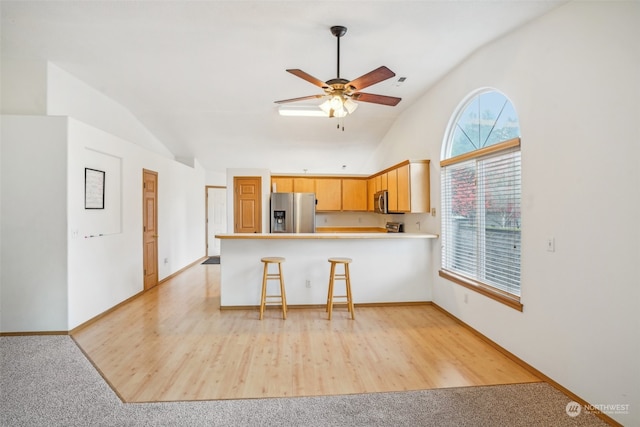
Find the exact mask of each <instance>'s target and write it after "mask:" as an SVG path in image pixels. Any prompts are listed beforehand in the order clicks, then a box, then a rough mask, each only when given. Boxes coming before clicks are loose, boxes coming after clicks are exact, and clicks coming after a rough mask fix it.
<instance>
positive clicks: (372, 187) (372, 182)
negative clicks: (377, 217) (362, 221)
mask: <svg viewBox="0 0 640 427" xmlns="http://www.w3.org/2000/svg"><path fill="white" fill-rule="evenodd" d="M376 191H377V189H376V178H375V177H374V178H369V179H368V180H367V193H368V195H367V208H368V209H367V210H368V211H369V212H373V211H374V202H373V196H374V195H375V194H376Z"/></svg>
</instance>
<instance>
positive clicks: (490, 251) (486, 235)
mask: <svg viewBox="0 0 640 427" xmlns="http://www.w3.org/2000/svg"><path fill="white" fill-rule="evenodd" d="M441 174H442V176H441V178H442V181H441V182H442V197H443V200H442V206H443V216H442V218H443V219H442V221H443V223H442V236H443V242H444V244H443V247H442V267H443V269H445V270H448V271H451V272H453V273H456V274H458V275H460V276H463V277H466V278H469V279H472V280H475V281H478V282H481V283H482V284H485V285H489V286H491V287H494V288H497V289H499V290H501V291H504V292H507V293H509V294H511V295H515V296H518V297H519V296H520V231H521V227H520V226H521V224H520V196H521V185H520V177H521V169H520V148H519V144H518V146H517V147H509V148H508V149H506V150H501V151H498V152H493V153H490V154H487V155H484V156H480V157H471V158H469V157H465V158H464V159H462V160H461V161H459V162H448V164H446V165H445V166H443V167H442V169H441Z"/></svg>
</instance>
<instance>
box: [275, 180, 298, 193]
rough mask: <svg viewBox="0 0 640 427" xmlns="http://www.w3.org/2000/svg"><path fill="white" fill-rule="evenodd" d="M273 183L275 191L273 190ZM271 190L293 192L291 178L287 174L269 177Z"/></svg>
mask: <svg viewBox="0 0 640 427" xmlns="http://www.w3.org/2000/svg"><path fill="white" fill-rule="evenodd" d="M274 185H275V191H274V190H273V188H274ZM271 192H277V193H293V178H292V177H289V176H273V177H271Z"/></svg>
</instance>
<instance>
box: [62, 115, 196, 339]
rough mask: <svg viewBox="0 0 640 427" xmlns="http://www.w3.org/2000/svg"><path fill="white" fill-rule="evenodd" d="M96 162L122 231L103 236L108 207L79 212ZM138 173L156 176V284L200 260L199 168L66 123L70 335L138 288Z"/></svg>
mask: <svg viewBox="0 0 640 427" xmlns="http://www.w3.org/2000/svg"><path fill="white" fill-rule="evenodd" d="M97 161H101V162H102V166H97V167H98V168H99V167H103V168H105V169H106V174H107V185H106V190H105V191H106V194H107V196H108V197H109V194H111V195H113V194H114V193H115V194H116V195H117V196H118V198H119V201H120V206H119V207H120V209H121V211H119V212H117V213H118V214H120V213H121V216H120V217H121V230H120V231H117V230H114V229H113V227H112V228H111V229H108V230H106V231H105V232H104V233H103V230H105V229H104V228H103V227H104V225H103V224H104V220H103V219H102V218H101V215H102V216H106V215H105V214H108V212H107V209H108V208H109V206H108V205H105V210H104V211H102V210H100V211H92V210H85V209H84V206H83V201H84V182H83V176H84V168H85V167H96V166H94V165H95V164H96V162H97ZM118 165H121V167H120V168H118ZM109 168H111V169H109ZM143 169H150V170H153V171H155V172H158V235H159V238H158V259H159V264H158V272H159V275H158V276H159V278H160V279H162V278H164V277H167V276H169V275H170V274H172V273H174V272H176V271H178V270H180V269H181V268H183V267H185V266H187V265H189V264H190V263H192V262H194V261H196V260H197V259H199V258H200V257H202V256H204V255H205V241H204V236H205V232H204V212H205V207H204V175H205V172H204V170H203V169H202V168H201V167H199V166H198V165H196V168H193V169H192V168H189V167H188V166H185V165H183V164H182V163H179V162H175V161H172V160H169V159H166V158H165V157H163V156H160V155H157V154H154V153H150V152H149V151H147V150H144V149H142V148H140V147H139V146H137V145H136V144H132V143H130V142H128V141H125V140H122V139H120V138H118V137H116V136H114V135H111V134H109V133H106V132H104V131H101V130H100V129H96V128H94V127H92V126H89V125H87V124H85V123H82V122H80V121H77V120H73V119H70V121H69V168H68V173H69V208H68V212H69V214H68V224H69V230H70V233H69V236H70V241H69V281H68V286H69V328H70V329H73V328H74V327H76V326H78V325H79V324H81V323H83V322H85V321H87V320H88V319H91V318H92V317H94V316H96V315H98V314H100V313H102V312H104V311H105V310H107V309H109V308H111V307H113V306H114V305H116V304H118V303H119V302H121V301H123V300H125V299H127V298H129V297H131V296H133V295H135V294H137V293H138V292H141V291H142V289H143V277H142V272H143V264H142V170H143ZM110 172H111V174H110ZM114 174H120V176H119V180H114V182H113V184H114V185H109V184H110V183H109V175H114ZM114 187H115V188H114ZM107 202H108V200H107ZM110 223H111V221H110V222H109V224H110ZM100 234H103V235H102V236H100ZM87 236H94V237H87ZM165 260H166V262H165Z"/></svg>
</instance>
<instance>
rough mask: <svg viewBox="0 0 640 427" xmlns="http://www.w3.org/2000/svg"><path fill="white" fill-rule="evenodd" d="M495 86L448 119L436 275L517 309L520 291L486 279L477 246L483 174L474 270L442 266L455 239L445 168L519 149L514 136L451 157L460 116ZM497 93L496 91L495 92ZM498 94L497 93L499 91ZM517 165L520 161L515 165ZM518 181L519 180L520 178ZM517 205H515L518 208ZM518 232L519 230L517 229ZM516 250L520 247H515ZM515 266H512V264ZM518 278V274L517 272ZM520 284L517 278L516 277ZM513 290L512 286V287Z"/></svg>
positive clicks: (481, 218) (481, 170)
mask: <svg viewBox="0 0 640 427" xmlns="http://www.w3.org/2000/svg"><path fill="white" fill-rule="evenodd" d="M493 90H495V89H491V88H485V89H480V90H478V91H476V92H474V93H472V94H471V95H470V96H468V97H467V98H466V100H465V101H464V102H462V103H461V104H460V106H459V107H458V109H457V110H456V114H454V115H453V116H452V118H451V120H450V122H449V126H448V129H447V135H446V136H445V141H444V144H443V147H442V159H443V160H442V161H441V167H442V209H441V212H442V242H443V253H442V266H441V269H440V272H439V275H440V276H441V277H443V278H446V279H448V280H451V281H453V282H455V283H457V284H459V285H462V286H464V287H466V288H468V289H471V290H474V291H476V292H478V293H481V294H483V295H485V296H487V297H489V298H492V299H494V300H496V301H498V302H501V303H503V304H506V305H508V306H510V307H512V308H514V309H516V310H519V311H522V310H523V305H522V303H521V301H520V292H519V288H518V290H517V291H518V293H517V294H515V293H513V292H507V291H505V290H503V289H500V288H499V287H498V286H494V285H492V284H489V283H486V282H485V280H484V279H485V276H484V274H485V273H486V271H485V270H486V268H485V257H484V256H481V255H482V254H486V251H485V250H484V249H486V248H483V247H478V246H477V245H485V241H486V239H485V235H484V233H485V228H486V227H485V225H486V223H485V220H486V209H485V200H484V194H485V192H484V191H483V188H482V187H483V186H484V183H485V180H484V179H483V176H476V185H477V187H476V191H475V194H476V199H475V202H476V219H477V222H476V224H475V225H476V226H477V234H476V238H477V239H478V241H477V245H476V247H475V250H474V259H473V260H472V262H473V265H474V266H475V267H476V268H475V270H476V272H475V273H473V272H472V273H469V272H462V271H460V270H458V271H456V269H455V268H451V267H450V266H447V265H445V261H446V259H445V258H446V254H445V251H446V249H447V246H448V245H452V244H453V241H454V239H455V236H449V235H447V233H448V232H449V231H448V230H447V227H446V223H447V221H448V220H449V219H448V218H447V215H448V213H449V212H451V210H452V209H451V208H452V205H451V198H450V197H448V196H447V194H445V179H446V168H447V166H449V165H454V164H457V163H462V162H468V161H472V160H473V159H478V160H479V161H480V160H481V159H483V158H491V157H494V156H500V155H503V154H504V153H506V152H508V151H518V152H519V151H520V138H519V137H518V138H513V139H510V140H507V141H502V142H499V143H497V144H494V145H491V146H488V147H482V148H480V149H477V150H473V151H469V152H467V153H463V154H460V155H457V156H455V157H451V152H452V148H453V147H452V146H453V142H454V141H453V135H454V131H455V127H456V126H457V123H458V120H459V118H460V117H461V116H462V114H463V113H464V112H466V109H467V107H468V106H469V105H471V103H472V102H473V101H474V100H475V98H476V97H477V96H479V95H481V94H482V93H485V92H488V91H493ZM497 92H499V91H497ZM499 93H500V92H499ZM505 98H506V97H505ZM518 165H519V164H518ZM476 171H477V173H480V174H482V173H484V168H483V167H478V168H477V169H476ZM520 182H521V180H520ZM519 208H520V207H519V206H518V209H519ZM520 232H521V229H520ZM518 249H519V248H518ZM520 265H521V262H519V263H518V265H517V271H518V274H519V270H520ZM514 268H515V267H514ZM518 277H519V275H518ZM518 283H519V280H518ZM511 290H512V291H513V289H511Z"/></svg>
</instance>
